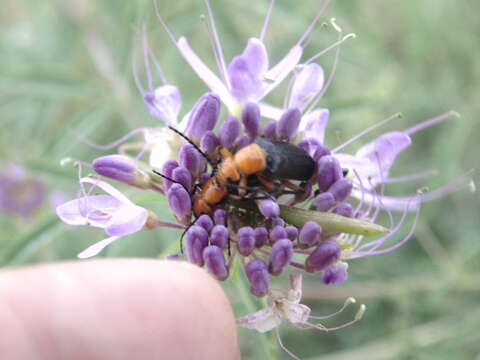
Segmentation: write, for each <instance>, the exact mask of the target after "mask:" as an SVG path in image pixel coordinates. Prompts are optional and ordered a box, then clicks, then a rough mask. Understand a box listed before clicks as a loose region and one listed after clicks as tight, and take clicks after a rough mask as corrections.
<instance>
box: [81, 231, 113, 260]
mask: <svg viewBox="0 0 480 360" xmlns="http://www.w3.org/2000/svg"><path fill="white" fill-rule="evenodd" d="M119 238H120V237H119V236H112V237H109V238H106V239H103V240H101V241H99V242H97V243H95V244H93V245H92V246H89V247H88V248H86V249H85V250H83V251H82V252H81V253H80V254H78V255H77V257H78V258H79V259H87V258H89V257H92V256H95V255H97V254H98V253H99V252H100V251H102V250H103V249H104V248H105V247H107V246H108V245H110V244H111V243H113V242H114V241H115V240H118V239H119Z"/></svg>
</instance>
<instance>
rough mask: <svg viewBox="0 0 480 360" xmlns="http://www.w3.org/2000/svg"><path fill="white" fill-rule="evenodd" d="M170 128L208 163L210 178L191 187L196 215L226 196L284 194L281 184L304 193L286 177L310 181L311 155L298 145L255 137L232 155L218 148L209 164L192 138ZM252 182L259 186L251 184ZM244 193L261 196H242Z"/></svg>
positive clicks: (224, 149)
mask: <svg viewBox="0 0 480 360" xmlns="http://www.w3.org/2000/svg"><path fill="white" fill-rule="evenodd" d="M170 129H171V130H172V131H174V132H176V133H177V134H179V135H180V136H182V137H183V138H184V139H185V140H187V141H188V142H189V143H190V144H191V145H192V146H193V147H194V148H195V149H196V150H197V151H198V153H199V154H201V155H202V156H203V157H204V158H205V159H207V161H208V162H209V163H210V165H212V173H211V177H210V178H209V179H208V180H207V181H206V182H205V183H203V184H197V186H196V187H195V188H194V189H193V191H195V190H197V188H199V194H198V195H197V196H196V197H195V199H194V202H193V213H194V215H195V216H196V217H197V218H198V217H199V216H200V215H202V214H206V215H212V213H213V206H215V205H218V204H219V203H220V202H222V201H223V200H224V199H225V198H226V197H227V195H230V196H232V197H233V198H235V199H239V200H240V199H249V200H260V199H270V198H272V199H273V198H274V196H275V197H278V196H280V195H283V194H287V193H288V191H286V190H284V188H285V187H287V188H289V189H291V190H293V193H300V192H305V190H304V189H303V187H299V186H297V185H295V184H293V183H291V182H290V180H300V181H310V180H311V178H312V176H313V175H314V169H315V161H314V160H313V158H312V157H311V156H310V155H309V154H308V153H307V152H306V151H305V150H303V149H302V148H300V147H298V146H296V145H294V144H291V143H288V142H282V141H276V140H271V139H267V138H258V139H256V140H255V142H254V143H252V144H248V145H246V146H244V147H242V148H240V149H239V150H238V151H236V152H235V153H234V154H232V153H231V152H230V151H229V150H228V149H226V148H223V147H221V148H220V149H219V150H218V154H217V155H218V156H219V157H220V159H219V160H218V161H217V163H213V162H212V161H211V160H210V159H209V157H208V156H207V155H206V154H205V153H204V152H203V151H202V150H200V149H199V148H198V146H196V144H195V143H194V142H193V141H192V140H190V139H189V138H188V137H186V136H185V135H184V134H182V133H181V132H179V131H178V130H176V129H174V128H172V127H170ZM154 172H155V173H156V174H158V175H160V176H162V177H164V178H166V179H167V180H169V181H172V182H178V181H175V180H173V179H171V178H169V177H168V176H166V175H163V174H162V173H160V172H158V171H155V170H154ZM278 180H279V181H280V182H278ZM252 182H254V183H255V185H257V183H259V184H260V186H258V185H257V186H252ZM304 184H305V183H304ZM235 192H236V193H237V194H238V195H235V194H234V193H235ZM247 193H248V195H257V194H258V193H261V194H263V195H261V196H245V195H247ZM272 193H273V194H272Z"/></svg>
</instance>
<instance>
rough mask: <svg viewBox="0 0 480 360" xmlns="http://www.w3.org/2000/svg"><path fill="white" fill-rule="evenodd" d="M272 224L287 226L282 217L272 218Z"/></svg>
mask: <svg viewBox="0 0 480 360" xmlns="http://www.w3.org/2000/svg"><path fill="white" fill-rule="evenodd" d="M272 226H285V221H284V220H283V219H282V218H279V217H277V218H275V219H273V220H272Z"/></svg>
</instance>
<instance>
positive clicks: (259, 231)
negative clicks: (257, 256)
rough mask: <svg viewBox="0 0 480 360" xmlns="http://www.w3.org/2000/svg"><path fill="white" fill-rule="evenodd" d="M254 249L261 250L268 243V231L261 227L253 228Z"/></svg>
mask: <svg viewBox="0 0 480 360" xmlns="http://www.w3.org/2000/svg"><path fill="white" fill-rule="evenodd" d="M254 231H255V247H257V248H261V247H262V246H263V245H265V244H266V243H267V241H268V230H267V228H265V227H263V226H261V227H257V228H255V230H254Z"/></svg>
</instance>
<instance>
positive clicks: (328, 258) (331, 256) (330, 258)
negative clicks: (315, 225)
mask: <svg viewBox="0 0 480 360" xmlns="http://www.w3.org/2000/svg"><path fill="white" fill-rule="evenodd" d="M340 253H341V249H340V245H338V243H337V242H336V241H335V240H325V241H322V242H321V243H320V245H318V246H317V247H316V248H315V250H313V251H312V253H311V254H310V255H309V256H308V258H307V259H306V260H305V270H306V271H308V272H312V273H313V272H317V271H322V270H325V269H326V268H327V267H329V266H330V265H333V264H334V263H336V262H337V261H338V259H339V258H340Z"/></svg>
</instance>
